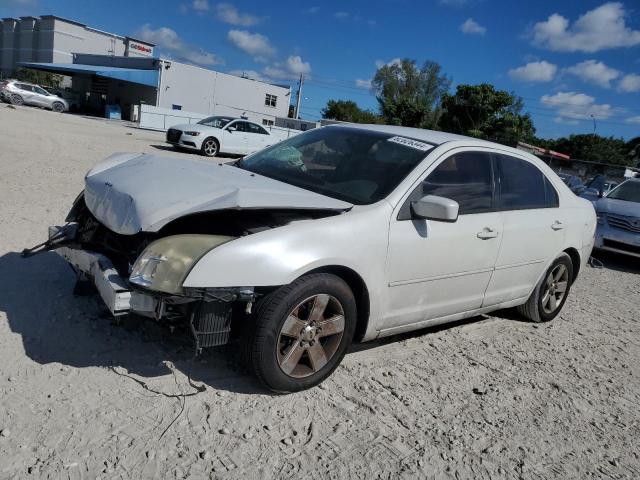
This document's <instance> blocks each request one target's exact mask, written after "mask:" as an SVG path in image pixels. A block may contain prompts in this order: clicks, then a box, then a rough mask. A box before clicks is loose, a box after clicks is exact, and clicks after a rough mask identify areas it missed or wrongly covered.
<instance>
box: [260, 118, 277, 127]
mask: <svg viewBox="0 0 640 480" xmlns="http://www.w3.org/2000/svg"><path fill="white" fill-rule="evenodd" d="M262 124H263V125H265V126H267V127H273V125H274V122H273V120H269V119H267V118H263V119H262Z"/></svg>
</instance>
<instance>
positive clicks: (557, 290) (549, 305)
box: [542, 264, 569, 315]
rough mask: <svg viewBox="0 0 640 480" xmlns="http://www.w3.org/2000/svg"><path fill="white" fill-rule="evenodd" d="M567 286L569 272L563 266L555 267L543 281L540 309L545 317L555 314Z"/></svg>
mask: <svg viewBox="0 0 640 480" xmlns="http://www.w3.org/2000/svg"><path fill="white" fill-rule="evenodd" d="M568 286H569V270H567V267H566V266H565V265H563V264H559V265H556V266H555V268H554V269H553V270H551V271H550V272H549V274H548V275H547V278H546V280H545V286H544V293H543V294H542V309H543V310H544V312H545V313H546V314H547V315H550V314H552V313H553V312H555V311H556V310H557V309H558V307H559V306H560V305H562V301H563V300H564V297H565V296H566V294H567V288H568Z"/></svg>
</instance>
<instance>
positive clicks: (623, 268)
mask: <svg viewBox="0 0 640 480" xmlns="http://www.w3.org/2000/svg"><path fill="white" fill-rule="evenodd" d="M593 258H595V259H596V262H595V263H594V266H595V268H607V269H609V270H615V271H617V272H626V273H636V274H638V273H640V258H637V257H632V256H631V255H622V254H619V253H614V252H607V251H604V250H602V251H600V250H598V251H594V252H593ZM598 262H600V263H601V264H602V265H600V264H599V263H598Z"/></svg>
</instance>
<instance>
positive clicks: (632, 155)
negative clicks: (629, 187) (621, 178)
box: [626, 137, 640, 168]
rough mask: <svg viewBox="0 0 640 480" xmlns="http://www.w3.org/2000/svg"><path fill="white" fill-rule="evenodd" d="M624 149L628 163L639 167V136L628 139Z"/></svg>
mask: <svg viewBox="0 0 640 480" xmlns="http://www.w3.org/2000/svg"><path fill="white" fill-rule="evenodd" d="M626 149H627V151H628V153H627V160H628V164H629V165H632V166H635V167H638V168H640V137H635V138H632V139H631V140H629V141H628V142H627V146H626Z"/></svg>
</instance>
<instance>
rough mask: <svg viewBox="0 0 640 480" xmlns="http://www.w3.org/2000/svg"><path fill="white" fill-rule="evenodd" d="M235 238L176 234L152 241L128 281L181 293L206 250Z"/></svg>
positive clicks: (150, 287)
mask: <svg viewBox="0 0 640 480" xmlns="http://www.w3.org/2000/svg"><path fill="white" fill-rule="evenodd" d="M234 238H235V237H227V236H222V235H173V236H170V237H164V238H161V239H159V240H156V241H155V242H153V243H151V244H150V245H149V246H148V247H147V248H146V249H145V250H144V251H143V252H142V254H141V255H140V256H139V257H138V259H137V260H136V263H135V264H134V265H133V269H132V271H131V276H130V277H129V281H130V282H131V283H132V284H134V285H138V286H140V287H144V288H146V289H149V290H154V291H158V292H164V293H170V294H181V293H182V284H183V282H184V280H185V278H187V275H188V274H189V272H190V271H191V268H192V267H193V266H194V265H195V264H196V262H197V261H198V260H200V258H202V257H203V256H204V255H205V254H206V253H207V252H209V251H210V250H212V249H214V248H216V247H217V246H219V245H222V244H223V243H227V242H229V241H231V240H233V239H234Z"/></svg>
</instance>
